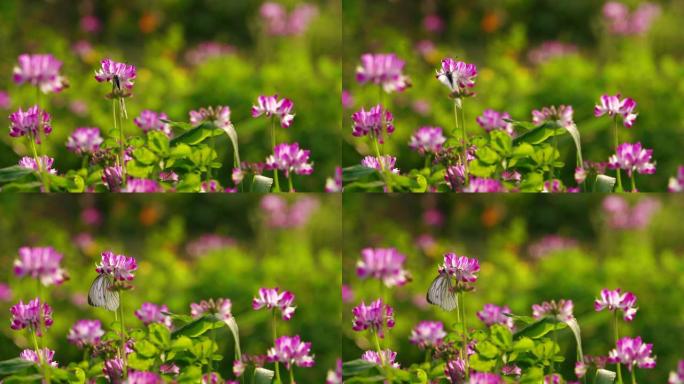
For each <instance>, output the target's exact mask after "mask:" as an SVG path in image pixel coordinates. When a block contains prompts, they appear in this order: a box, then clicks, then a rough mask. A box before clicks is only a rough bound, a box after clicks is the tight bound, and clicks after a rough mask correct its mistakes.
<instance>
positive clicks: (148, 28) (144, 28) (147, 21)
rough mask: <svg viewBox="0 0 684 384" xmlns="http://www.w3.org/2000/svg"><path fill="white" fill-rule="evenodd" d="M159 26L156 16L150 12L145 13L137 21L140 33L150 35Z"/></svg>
mask: <svg viewBox="0 0 684 384" xmlns="http://www.w3.org/2000/svg"><path fill="white" fill-rule="evenodd" d="M158 25H159V19H158V18H157V16H156V15H155V14H153V13H150V12H145V13H144V14H143V15H142V17H140V20H139V21H138V26H139V27H140V31H141V32H142V33H152V32H154V30H155V29H157V26H158Z"/></svg>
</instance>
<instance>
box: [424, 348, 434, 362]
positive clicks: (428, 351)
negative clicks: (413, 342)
mask: <svg viewBox="0 0 684 384" xmlns="http://www.w3.org/2000/svg"><path fill="white" fill-rule="evenodd" d="M430 352H432V350H431V349H430V348H425V362H426V363H429V362H430V357H432V353H430Z"/></svg>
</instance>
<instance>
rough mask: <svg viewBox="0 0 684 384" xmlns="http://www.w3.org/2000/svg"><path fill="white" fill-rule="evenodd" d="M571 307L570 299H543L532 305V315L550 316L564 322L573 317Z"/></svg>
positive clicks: (538, 317)
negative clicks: (543, 300)
mask: <svg viewBox="0 0 684 384" xmlns="http://www.w3.org/2000/svg"><path fill="white" fill-rule="evenodd" d="M572 309H573V305H572V300H563V299H561V300H558V301H555V300H551V301H545V302H543V303H541V304H534V305H532V317H534V318H535V319H540V318H542V317H546V316H551V317H554V318H556V319H558V320H559V321H563V322H566V321H570V320H572V319H574V318H575V317H574V315H573V314H572Z"/></svg>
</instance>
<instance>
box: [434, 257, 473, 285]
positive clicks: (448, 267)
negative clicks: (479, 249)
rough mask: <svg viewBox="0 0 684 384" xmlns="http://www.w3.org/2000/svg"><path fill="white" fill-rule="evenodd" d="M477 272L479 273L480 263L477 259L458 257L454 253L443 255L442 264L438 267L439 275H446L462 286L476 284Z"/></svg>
mask: <svg viewBox="0 0 684 384" xmlns="http://www.w3.org/2000/svg"><path fill="white" fill-rule="evenodd" d="M478 272H480V261H479V260H478V259H476V258H474V257H473V258H470V257H467V256H458V255H456V254H455V253H447V254H445V255H444V263H443V264H442V265H440V266H439V273H446V274H447V275H449V276H451V277H453V278H454V279H456V281H457V282H459V283H463V284H470V283H474V282H476V281H477V273H478Z"/></svg>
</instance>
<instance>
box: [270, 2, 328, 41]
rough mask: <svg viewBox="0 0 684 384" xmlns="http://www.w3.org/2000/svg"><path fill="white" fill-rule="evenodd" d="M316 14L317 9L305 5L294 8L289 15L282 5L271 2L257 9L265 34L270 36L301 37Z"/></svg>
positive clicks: (310, 5)
mask: <svg viewBox="0 0 684 384" xmlns="http://www.w3.org/2000/svg"><path fill="white" fill-rule="evenodd" d="M317 14H318V8H316V6H315V5H312V4H306V3H305V4H300V5H298V6H297V7H295V8H294V9H293V10H292V12H290V14H289V15H288V13H287V10H286V9H285V7H283V5H281V4H279V3H275V2H271V1H267V2H265V3H263V4H262V5H261V8H259V15H260V16H261V18H262V21H263V22H264V25H265V27H266V33H268V34H269V35H272V36H298V35H302V34H303V33H304V32H306V30H307V28H308V27H309V24H310V23H311V21H312V20H313V19H314V18H315V17H316V15H317Z"/></svg>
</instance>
